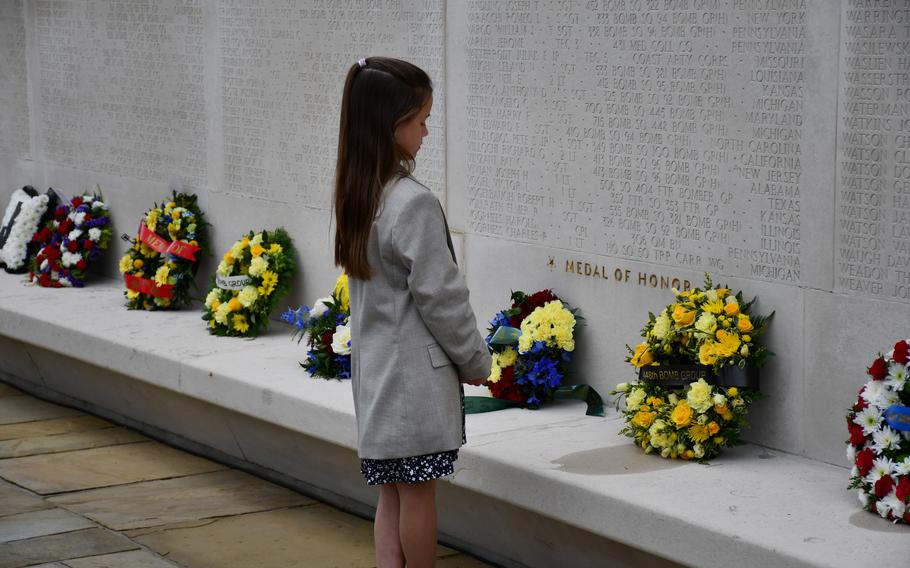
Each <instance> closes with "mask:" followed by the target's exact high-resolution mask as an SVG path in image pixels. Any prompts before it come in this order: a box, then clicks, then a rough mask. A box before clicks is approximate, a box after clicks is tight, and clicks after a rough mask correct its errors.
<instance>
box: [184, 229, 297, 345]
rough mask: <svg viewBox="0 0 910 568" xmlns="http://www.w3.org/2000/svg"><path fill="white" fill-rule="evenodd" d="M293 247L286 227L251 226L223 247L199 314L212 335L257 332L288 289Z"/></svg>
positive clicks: (245, 335)
mask: <svg viewBox="0 0 910 568" xmlns="http://www.w3.org/2000/svg"><path fill="white" fill-rule="evenodd" d="M293 274H294V247H293V244H292V243H291V237H290V236H289V235H288V234H287V232H286V231H285V230H284V229H276V230H274V231H262V232H259V233H253V232H252V231H251V232H250V233H249V234H247V235H246V236H244V237H243V238H242V239H240V240H239V241H237V242H236V243H234V245H233V246H232V247H231V248H230V250H228V251H227V252H226V253H224V257H223V258H222V260H221V262H220V263H219V264H218V269H217V270H216V272H215V276H214V277H213V279H212V289H211V291H210V292H209V293H208V295H207V296H206V298H205V310H204V312H203V315H202V319H203V320H205V321H207V322H208V327H209V332H210V333H212V334H214V335H232V336H235V337H256V336H257V335H259V332H260V331H261V330H262V329H264V328H265V327H266V326H268V322H269V314H271V313H272V310H273V309H274V308H275V305H276V304H277V303H278V300H279V299H280V298H281V297H282V296H283V295H284V294H285V293H286V292H287V291H288V288H289V287H290V281H291V276H293Z"/></svg>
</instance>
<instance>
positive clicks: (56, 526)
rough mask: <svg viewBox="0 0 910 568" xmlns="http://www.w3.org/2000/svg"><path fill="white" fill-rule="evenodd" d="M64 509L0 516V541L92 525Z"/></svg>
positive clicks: (61, 531)
mask: <svg viewBox="0 0 910 568" xmlns="http://www.w3.org/2000/svg"><path fill="white" fill-rule="evenodd" d="M94 526H95V524H94V523H92V522H91V521H90V520H88V519H86V518H84V517H80V516H79V515H76V514H75V513H70V512H69V511H67V510H66V509H46V510H44V511H32V512H30V513H20V514H18V515H9V516H6V517H0V543H4V542H11V541H14V540H22V539H25V538H34V537H36V536H45V535H49V534H58V533H64V532H70V531H75V530H80V529H87V528H91V527H94Z"/></svg>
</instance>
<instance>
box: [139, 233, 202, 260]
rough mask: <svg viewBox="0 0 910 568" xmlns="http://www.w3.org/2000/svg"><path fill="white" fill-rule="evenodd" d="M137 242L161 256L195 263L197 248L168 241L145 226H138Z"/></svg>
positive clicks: (185, 243) (188, 244)
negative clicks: (169, 255)
mask: <svg viewBox="0 0 910 568" xmlns="http://www.w3.org/2000/svg"><path fill="white" fill-rule="evenodd" d="M139 240H140V241H142V242H144V243H145V244H147V245H148V246H149V248H151V249H154V250H156V251H158V252H160V253H161V254H172V255H174V256H179V257H180V258H182V259H184V260H189V261H192V262H196V253H197V252H198V251H199V247H197V246H195V245H191V244H190V243H187V242H184V241H169V240H167V239H165V238H164V237H162V236H161V235H159V234H158V233H156V232H154V231H152V230H150V229H149V228H148V227H147V226H146V225H139Z"/></svg>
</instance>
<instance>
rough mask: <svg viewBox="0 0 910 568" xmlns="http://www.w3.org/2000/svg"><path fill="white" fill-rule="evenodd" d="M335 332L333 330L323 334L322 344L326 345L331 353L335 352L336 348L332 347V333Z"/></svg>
mask: <svg viewBox="0 0 910 568" xmlns="http://www.w3.org/2000/svg"><path fill="white" fill-rule="evenodd" d="M333 334H334V332H333V331H331V330H330V331H327V332H325V333H323V334H322V344H323V345H325V348H326V351H328V352H329V355H334V354H335V350H334V349H332V335H333Z"/></svg>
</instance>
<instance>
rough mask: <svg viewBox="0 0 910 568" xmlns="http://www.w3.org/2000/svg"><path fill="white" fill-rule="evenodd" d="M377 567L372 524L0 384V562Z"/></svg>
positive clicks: (444, 559) (442, 551) (465, 563)
mask: <svg viewBox="0 0 910 568" xmlns="http://www.w3.org/2000/svg"><path fill="white" fill-rule="evenodd" d="M438 558H439V560H438V563H437V565H438V566H439V567H441V568H475V567H482V566H488V564H485V563H483V562H480V561H478V560H476V559H474V558H472V557H470V556H467V555H465V554H460V553H458V552H457V551H455V550H452V549H449V548H445V547H442V546H440V547H439V549H438ZM374 565H375V561H374V558H373V539H372V524H371V523H370V521H367V520H364V519H361V518H359V517H355V516H352V515H349V514H347V513H343V512H341V511H339V510H337V509H334V508H332V507H329V506H327V505H324V504H322V503H318V502H316V501H314V500H312V499H310V498H308V497H306V496H304V495H301V494H299V493H296V492H294V491H291V490H289V489H285V488H283V487H279V486H277V485H274V484H272V483H269V482H267V481H264V480H262V479H259V478H257V477H254V476H252V475H249V474H247V473H244V472H241V471H237V470H232V469H230V468H227V467H225V466H223V465H221V464H218V463H215V462H212V461H209V460H207V459H203V458H200V457H197V456H194V455H192V454H189V453H186V452H183V451H180V450H176V449H174V448H171V447H168V446H165V445H162V444H160V443H158V442H155V441H153V440H150V439H148V438H146V437H144V436H142V435H141V434H138V433H136V432H133V431H131V430H128V429H126V428H122V427H119V426H117V425H115V424H111V423H110V422H106V421H104V420H101V419H98V418H95V417H93V416H89V415H86V414H84V413H82V412H79V411H76V410H73V409H71V408H66V407H63V406H58V405H55V404H51V403H48V402H44V401H42V400H39V399H37V398H33V397H31V396H29V395H25V394H23V393H21V392H19V391H17V390H15V389H13V388H11V387H9V386H7V385H4V384H2V383H0V568H19V567H22V566H39V567H40V568H67V567H69V568H120V567H130V568H173V567H175V566H184V567H187V568H208V567H212V568H235V567H236V568H254V567H255V568H269V567H272V566H274V567H281V568H288V567H306V568H319V567H329V566H332V567H341V566H350V567H361V566H363V567H370V566H374Z"/></svg>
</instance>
